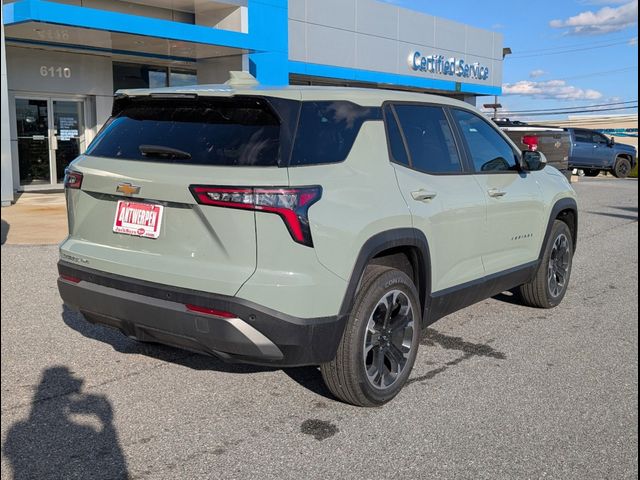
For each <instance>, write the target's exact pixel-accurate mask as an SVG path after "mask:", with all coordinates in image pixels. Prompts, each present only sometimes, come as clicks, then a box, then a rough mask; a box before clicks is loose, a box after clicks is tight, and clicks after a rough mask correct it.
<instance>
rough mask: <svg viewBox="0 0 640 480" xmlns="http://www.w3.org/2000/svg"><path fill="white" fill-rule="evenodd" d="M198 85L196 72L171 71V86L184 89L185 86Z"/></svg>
mask: <svg viewBox="0 0 640 480" xmlns="http://www.w3.org/2000/svg"><path fill="white" fill-rule="evenodd" d="M196 83H198V79H197V76H196V72H194V71H191V70H176V69H174V68H172V69H170V70H169V86H170V87H182V86H185V85H195V84H196Z"/></svg>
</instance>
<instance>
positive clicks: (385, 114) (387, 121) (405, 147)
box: [380, 102, 411, 168]
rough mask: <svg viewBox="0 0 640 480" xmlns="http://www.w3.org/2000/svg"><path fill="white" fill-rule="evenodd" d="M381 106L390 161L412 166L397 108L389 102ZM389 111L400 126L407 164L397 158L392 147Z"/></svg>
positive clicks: (402, 165)
mask: <svg viewBox="0 0 640 480" xmlns="http://www.w3.org/2000/svg"><path fill="white" fill-rule="evenodd" d="M385 103H388V102H385ZM387 107H388V108H387ZM380 108H381V109H382V121H383V123H384V133H385V139H386V142H387V154H388V155H389V161H390V162H391V163H395V164H396V165H400V166H401V167H406V168H411V158H410V157H409V152H408V150H407V142H406V139H405V138H404V134H403V133H402V129H401V128H400V123H399V122H398V117H397V115H396V112H395V110H394V109H393V106H392V105H391V104H388V105H384V104H383V105H382V106H381V107H380ZM387 112H391V116H392V117H393V121H394V122H396V127H397V128H398V133H399V134H400V140H401V141H402V148H403V149H404V154H405V156H406V157H407V163H406V164H405V163H403V162H400V161H398V159H396V158H395V156H394V155H393V150H392V148H391V135H390V133H389V123H390V122H389V120H388V119H387V115H388V113H387Z"/></svg>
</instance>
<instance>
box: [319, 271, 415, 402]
mask: <svg viewBox="0 0 640 480" xmlns="http://www.w3.org/2000/svg"><path fill="white" fill-rule="evenodd" d="M388 305H392V308H390V309H389V308H387V306H388ZM388 311H389V312H391V318H389V317H388V316H387V315H385V313H386V312H388ZM403 314H404V315H403ZM403 318H404V321H403ZM394 320H395V322H394ZM394 323H396V327H397V329H396V331H395V333H390V330H391V328H392V327H393V324H394ZM421 323H422V315H421V311H420V301H419V297H418V292H417V291H416V287H415V285H414V284H413V282H412V281H411V279H410V278H409V277H408V276H407V275H406V274H405V273H403V272H401V271H400V270H397V269H395V268H391V267H384V266H380V265H370V266H369V267H367V269H366V271H365V273H364V275H363V278H362V281H361V287H360V289H359V291H358V293H357V294H356V298H355V302H354V306H353V310H352V312H351V315H350V317H349V320H348V322H347V325H346V327H345V331H344V334H343V336H342V340H341V341H340V345H339V346H338V351H337V353H336V357H335V358H334V359H333V360H332V361H331V362H328V363H325V364H322V365H320V371H321V372H322V377H323V379H324V382H325V384H326V385H327V387H328V388H329V390H331V393H333V395H335V396H336V397H337V398H338V399H340V400H342V401H344V402H346V403H350V404H352V405H357V406H361V407H377V406H381V405H384V404H385V403H387V402H388V401H390V400H391V399H392V398H394V397H395V396H396V395H397V394H398V393H399V392H400V390H401V389H402V387H403V386H404V384H405V383H406V381H407V378H409V374H410V373H411V369H412V368H413V364H414V362H415V359H416V354H417V351H418V344H419V340H420V332H421ZM380 331H382V333H380ZM365 351H367V352H368V353H367V355H366V356H365ZM398 355H399V356H398ZM392 370H393V372H392Z"/></svg>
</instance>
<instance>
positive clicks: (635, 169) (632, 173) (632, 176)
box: [629, 163, 638, 178]
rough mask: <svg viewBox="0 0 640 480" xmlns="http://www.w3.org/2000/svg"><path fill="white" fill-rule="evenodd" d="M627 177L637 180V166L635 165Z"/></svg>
mask: <svg viewBox="0 0 640 480" xmlns="http://www.w3.org/2000/svg"><path fill="white" fill-rule="evenodd" d="M629 176H630V177H631V178H638V164H637V163H636V166H635V167H633V170H631V173H630V174H629Z"/></svg>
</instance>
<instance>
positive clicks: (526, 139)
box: [522, 135, 538, 152]
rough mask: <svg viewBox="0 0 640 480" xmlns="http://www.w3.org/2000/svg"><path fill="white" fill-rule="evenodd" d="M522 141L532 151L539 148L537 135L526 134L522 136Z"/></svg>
mask: <svg viewBox="0 0 640 480" xmlns="http://www.w3.org/2000/svg"><path fill="white" fill-rule="evenodd" d="M522 143H523V144H524V145H526V146H527V148H528V149H529V150H531V151H532V152H535V151H536V150H538V137H536V136H535V135H524V136H523V137H522Z"/></svg>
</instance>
